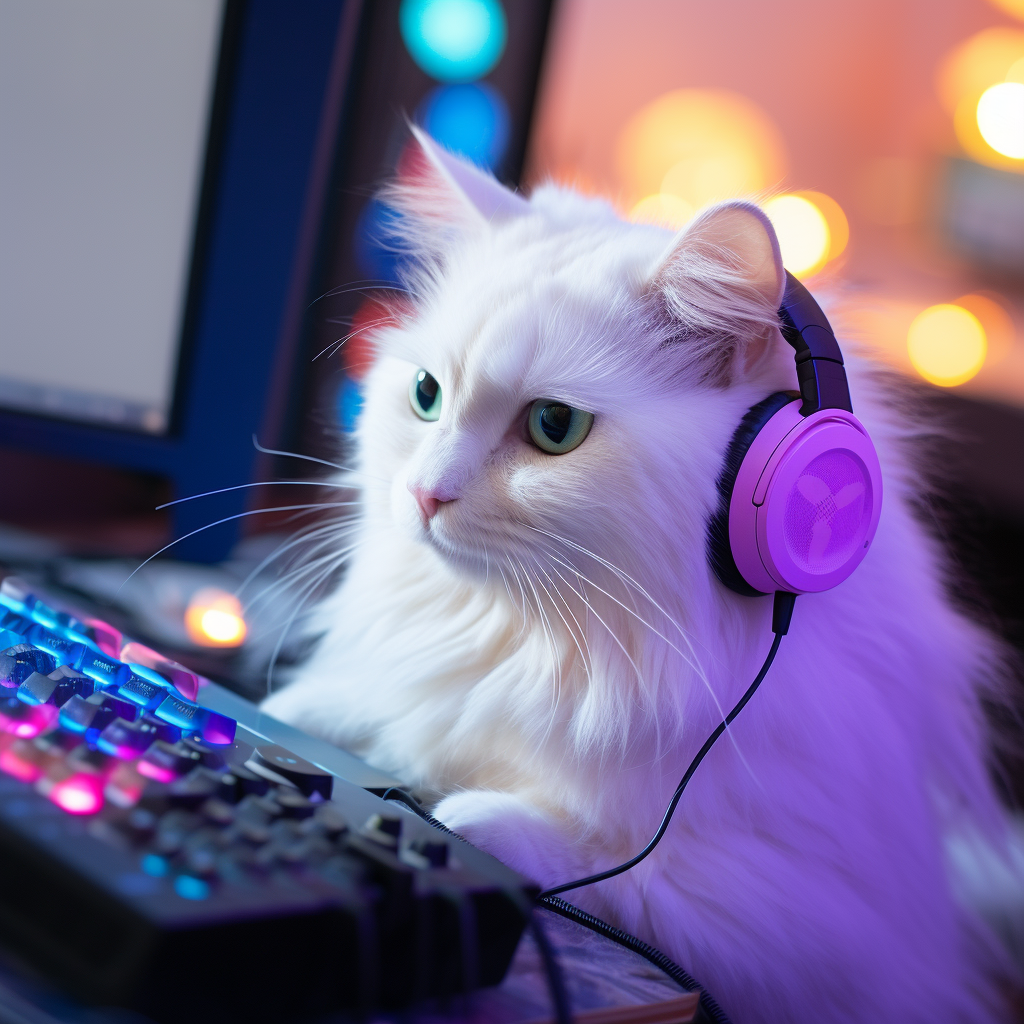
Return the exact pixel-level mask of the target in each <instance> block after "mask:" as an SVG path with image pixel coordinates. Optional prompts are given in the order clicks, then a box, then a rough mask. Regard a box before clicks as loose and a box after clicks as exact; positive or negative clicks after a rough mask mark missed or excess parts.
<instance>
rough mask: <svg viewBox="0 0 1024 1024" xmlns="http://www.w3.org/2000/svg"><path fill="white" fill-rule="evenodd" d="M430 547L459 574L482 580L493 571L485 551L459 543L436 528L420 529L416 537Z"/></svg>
mask: <svg viewBox="0 0 1024 1024" xmlns="http://www.w3.org/2000/svg"><path fill="white" fill-rule="evenodd" d="M417 539H418V541H419V542H420V543H421V544H424V545H425V546H426V547H428V548H430V550H431V551H433V552H434V554H435V555H437V556H438V557H439V558H440V559H441V561H442V562H444V563H445V565H446V566H447V567H448V568H449V569H451V570H452V571H453V572H455V573H457V574H458V575H459V576H462V577H465V578H467V579H472V580H477V581H480V582H482V581H484V580H486V579H488V577H489V576H490V575H491V574H492V573H493V571H494V570H493V566H492V564H491V558H490V557H489V556H488V554H487V552H486V551H483V550H482V549H480V548H476V547H473V546H470V545H465V544H459V543H458V542H456V541H453V540H451V539H450V538H448V537H446V536H445V535H444V534H441V533H439V532H438V531H437V530H436V529H432V530H421V531H420V533H419V537H418V538H417Z"/></svg>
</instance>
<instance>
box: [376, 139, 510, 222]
mask: <svg viewBox="0 0 1024 1024" xmlns="http://www.w3.org/2000/svg"><path fill="white" fill-rule="evenodd" d="M410 130H411V132H412V140H411V142H410V145H409V146H408V147H407V148H406V150H405V152H404V153H403V155H402V159H401V160H400V161H399V164H398V181H397V183H396V186H395V196H396V198H397V200H398V205H400V206H401V207H403V208H404V209H405V210H406V211H407V212H408V213H410V214H412V215H413V216H415V217H417V218H419V219H420V220H426V221H433V222H438V223H441V224H444V225H447V226H448V227H460V226H461V227H465V228H473V227H481V226H483V225H485V224H488V223H491V222H493V221H502V220H507V219H509V218H512V217H519V216H522V215H523V214H526V213H529V212H530V204H529V202H527V200H526V199H524V198H523V197H522V196H521V195H519V194H518V193H517V192H513V191H512V190H511V189H507V188H505V186H504V185H502V184H501V182H499V181H498V180H497V179H496V178H495V177H494V176H493V175H491V174H488V173H487V172H486V171H483V170H481V169H480V168H479V167H476V166H475V165H473V164H471V163H470V162H469V161H468V160H464V159H462V158H461V157H458V156H456V155H455V154H454V153H450V152H449V151H448V150H446V149H445V148H444V147H443V146H440V145H438V143H437V142H435V141H434V140H433V139H432V138H431V137H430V136H429V135H428V134H427V133H426V132H425V131H423V130H422V129H421V128H418V127H416V125H410Z"/></svg>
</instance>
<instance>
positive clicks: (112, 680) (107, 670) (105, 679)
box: [78, 650, 131, 687]
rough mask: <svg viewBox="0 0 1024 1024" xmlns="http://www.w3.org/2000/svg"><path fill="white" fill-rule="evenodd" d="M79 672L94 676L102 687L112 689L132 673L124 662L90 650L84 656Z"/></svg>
mask: <svg viewBox="0 0 1024 1024" xmlns="http://www.w3.org/2000/svg"><path fill="white" fill-rule="evenodd" d="M78 670H79V671H80V672H84V673H85V674H86V675H87V676H92V678H93V679H95V680H96V682H97V683H99V684H100V685H101V686H111V687H113V686H117V685H118V684H119V683H121V682H122V681H123V680H124V679H127V678H128V676H129V675H130V673H131V669H130V668H128V666H127V665H125V664H124V663H123V662H121V661H118V660H116V659H115V658H111V657H109V656H108V655H106V654H97V653H96V651H89V650H87V651H86V653H85V654H84V655H83V656H82V660H81V663H80V664H79V666H78Z"/></svg>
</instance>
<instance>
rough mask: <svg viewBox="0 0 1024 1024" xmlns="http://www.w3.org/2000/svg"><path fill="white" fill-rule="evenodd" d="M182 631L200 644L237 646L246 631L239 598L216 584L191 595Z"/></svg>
mask: <svg viewBox="0 0 1024 1024" xmlns="http://www.w3.org/2000/svg"><path fill="white" fill-rule="evenodd" d="M185 631H186V632H187V633H188V635H189V638H190V639H191V640H192V641H193V643H197V644H200V645H201V646H203V647H238V646H239V645H240V644H241V643H242V641H243V640H245V636H246V633H248V631H249V630H248V627H247V626H246V624H245V618H244V617H243V615H242V603H241V602H240V601H239V600H238V598H237V597H235V595H234V594H230V593H228V592H227V591H226V590H221V589H220V588H218V587H206V588H204V589H203V590H200V591H198V592H197V593H196V594H194V595H193V597H192V600H191V601H189V603H188V607H187V608H186V609H185Z"/></svg>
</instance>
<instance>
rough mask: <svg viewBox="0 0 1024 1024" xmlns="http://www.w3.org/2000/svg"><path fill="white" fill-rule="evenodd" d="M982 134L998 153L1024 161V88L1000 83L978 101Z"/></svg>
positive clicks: (1018, 83) (987, 90)
mask: <svg viewBox="0 0 1024 1024" xmlns="http://www.w3.org/2000/svg"><path fill="white" fill-rule="evenodd" d="M977 117H978V130H979V131H980V132H981V137H982V138H983V139H984V140H985V141H986V142H987V143H988V144H989V145H990V146H991V147H992V148H993V149H994V150H995V151H996V152H997V153H1001V154H1002V155H1003V156H1008V157H1010V158H1011V159H1013V160H1024V85H1022V84H1021V83H1020V82H1000V83H999V84H998V85H993V86H990V87H989V88H988V89H986V90H985V91H984V92H983V93H982V94H981V99H980V100H978V112H977Z"/></svg>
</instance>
